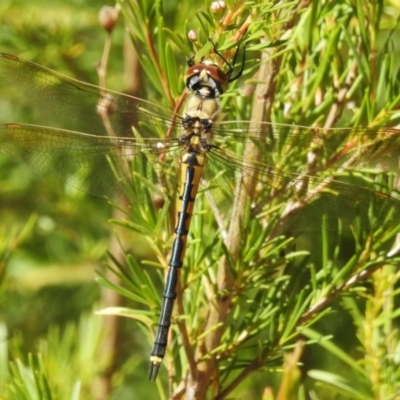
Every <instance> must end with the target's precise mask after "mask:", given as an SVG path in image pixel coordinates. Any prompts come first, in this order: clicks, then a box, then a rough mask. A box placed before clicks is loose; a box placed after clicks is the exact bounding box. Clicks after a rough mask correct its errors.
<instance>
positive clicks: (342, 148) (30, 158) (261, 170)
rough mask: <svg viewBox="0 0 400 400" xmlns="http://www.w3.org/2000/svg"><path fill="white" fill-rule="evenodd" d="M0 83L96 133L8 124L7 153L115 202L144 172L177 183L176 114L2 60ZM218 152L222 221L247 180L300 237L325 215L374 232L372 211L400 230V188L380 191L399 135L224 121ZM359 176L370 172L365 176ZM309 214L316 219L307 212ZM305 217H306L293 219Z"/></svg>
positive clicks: (211, 160)
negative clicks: (357, 221)
mask: <svg viewBox="0 0 400 400" xmlns="http://www.w3.org/2000/svg"><path fill="white" fill-rule="evenodd" d="M0 79H1V81H3V82H9V83H10V84H11V85H13V86H14V87H16V88H17V89H19V90H21V91H22V92H23V93H24V94H26V95H27V96H28V97H29V98H30V99H31V100H33V101H34V103H37V104H39V105H40V107H43V108H45V109H48V110H50V111H52V112H53V113H55V117H56V119H58V117H60V119H61V120H62V121H63V122H62V124H63V126H67V127H69V126H72V127H74V126H75V125H76V124H77V123H78V121H82V120H83V121H84V122H85V126H86V127H87V132H88V133H79V132H73V131H70V130H64V129H55V128H47V127H39V126H34V125H22V124H7V125H3V126H1V127H0V149H1V151H3V152H6V153H8V154H11V155H14V156H17V157H19V158H20V159H22V160H24V161H25V162H27V163H28V164H29V165H31V166H32V167H33V168H35V169H39V170H42V171H45V172H46V173H47V172H49V173H51V174H53V175H56V176H57V177H59V178H60V179H62V180H64V181H66V182H68V183H69V184H71V185H73V186H75V187H77V188H79V189H82V190H86V191H89V192H91V193H94V194H97V195H100V196H104V197H107V198H111V199H115V198H116V197H118V195H119V194H120V193H121V191H122V189H121V187H123V186H126V185H130V183H131V173H133V172H135V173H136V174H139V173H141V166H142V165H143V164H147V163H149V162H150V163H153V164H154V163H156V164H157V165H160V164H161V166H162V168H161V169H164V171H165V172H164V173H165V175H168V176H174V177H175V173H174V172H170V169H171V170H172V169H173V168H175V167H176V159H177V158H179V145H178V143H177V141H176V140H174V139H169V137H170V136H172V137H175V138H176V137H177V136H178V135H179V133H180V130H181V127H180V123H179V122H180V121H179V119H173V118H171V113H170V111H169V110H165V109H163V108H161V107H158V106H157V105H155V104H152V103H149V102H146V101H144V100H141V99H138V98H134V97H130V96H127V95H124V94H121V93H117V92H112V91H109V90H103V89H101V88H98V87H96V86H93V85H89V84H86V83H82V82H79V81H76V80H73V79H70V78H67V77H65V76H62V75H59V74H56V73H54V72H52V71H50V70H48V69H46V68H43V67H41V66H39V65H36V64H34V63H31V62H28V61H24V60H21V59H19V58H18V57H15V56H11V55H7V54H0ZM65 120H66V121H65ZM89 133H93V134H89ZM166 137H168V139H165V138H166ZM212 143H213V148H212V150H211V151H210V153H209V155H208V163H207V166H206V173H205V176H206V181H208V184H207V185H208V187H209V188H210V189H213V190H212V193H214V194H215V197H216V198H217V200H218V203H219V204H220V205H221V207H222V210H223V212H226V211H227V210H228V209H230V208H232V204H233V202H234V196H235V194H234V188H235V187H236V184H237V182H238V180H239V179H243V178H246V179H245V182H244V185H245V189H246V190H248V192H249V194H250V195H251V198H252V202H253V213H254V214H259V213H262V212H263V210H264V206H265V205H266V204H269V205H270V206H274V205H276V206H277V207H281V210H282V211H281V213H282V214H281V215H282V219H285V218H287V219H291V220H292V221H293V220H294V221H297V222H296V225H297V227H294V228H293V229H295V230H303V229H305V230H308V229H314V228H313V227H312V224H311V227H310V224H309V222H308V219H310V218H311V220H314V221H316V218H315V216H316V215H319V216H321V217H322V216H323V217H324V218H325V217H327V218H330V219H332V218H334V219H335V218H337V217H339V216H341V217H342V218H344V219H347V220H348V221H354V218H355V216H356V215H362V216H363V219H362V220H361V223H362V224H363V225H364V226H367V224H368V221H369V218H370V209H371V207H372V206H373V205H375V206H376V208H377V209H379V210H381V214H382V215H383V216H390V218H393V220H395V219H397V220H399V217H400V204H399V201H398V200H397V199H398V196H397V190H396V188H395V186H394V185H391V187H392V189H393V190H391V191H390V192H389V193H387V192H385V193H383V191H381V190H380V186H379V185H380V184H379V179H380V175H379V174H380V173H382V172H388V171H392V172H395V173H398V169H399V154H400V145H399V131H397V130H394V129H347V128H343V129H328V130H324V129H319V128H309V127H299V126H290V125H277V124H275V125H274V124H269V123H259V124H257V125H254V124H253V123H252V122H251V121H221V122H217V123H215V124H214V126H213V138H212ZM156 169H157V173H153V174H152V176H149V177H148V181H149V182H153V184H156V181H157V179H158V178H159V170H160V169H159V168H158V167H157V168H156ZM360 169H364V170H365V171H366V173H364V174H362V176H360V174H359V171H360ZM144 170H145V169H143V171H144ZM249 182H250V183H249ZM251 182H252V183H251ZM246 185H248V187H246ZM384 187H387V182H382V188H384ZM310 204H312V207H311V208H309V210H310V211H307V210H306V211H303V210H304V209H306V208H307V207H308V205H310ZM298 211H303V213H302V214H301V215H303V216H302V217H299V218H297V219H296V218H294V219H292V218H289V217H291V216H292V215H293V214H294V213H297V212H298ZM299 215H300V214H299ZM307 215H310V216H311V217H308V216H307ZM306 216H307V217H306ZM306 219H307V221H306ZM315 225H317V223H316V222H315ZM316 229H317V228H316Z"/></svg>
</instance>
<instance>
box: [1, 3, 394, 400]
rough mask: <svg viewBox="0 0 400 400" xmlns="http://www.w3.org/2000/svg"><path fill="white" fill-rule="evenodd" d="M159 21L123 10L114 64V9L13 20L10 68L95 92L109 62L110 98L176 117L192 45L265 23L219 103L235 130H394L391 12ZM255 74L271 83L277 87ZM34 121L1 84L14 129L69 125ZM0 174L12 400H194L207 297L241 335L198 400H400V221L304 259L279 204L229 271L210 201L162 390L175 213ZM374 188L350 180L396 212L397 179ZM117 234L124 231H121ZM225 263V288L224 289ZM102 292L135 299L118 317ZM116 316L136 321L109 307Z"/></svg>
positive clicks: (304, 240) (289, 11)
mask: <svg viewBox="0 0 400 400" xmlns="http://www.w3.org/2000/svg"><path fill="white" fill-rule="evenodd" d="M147 3H149V4H147ZM150 3H151V2H147V1H145V0H144V1H143V2H141V1H138V2H137V3H134V2H128V4H126V3H122V4H121V6H122V11H123V13H124V18H123V17H122V15H121V16H120V21H119V23H118V25H117V26H116V27H115V29H113V30H112V46H111V53H110V55H109V59H108V62H107V63H104V54H107V50H104V48H105V46H106V45H107V43H108V42H107V40H108V39H107V37H108V34H107V33H106V31H105V30H104V29H103V28H102V27H101V26H100V24H99V23H98V12H99V10H100V8H101V6H103V3H100V2H98V1H85V2H80V1H76V2H65V1H61V0H60V1H58V2H51V3H46V2H41V1H31V2H30V3H29V5H27V4H26V2H24V1H21V2H18V1H8V2H7V1H5V2H4V1H3V2H2V3H1V4H0V49H1V50H0V51H2V52H7V53H11V54H16V55H18V56H20V57H23V58H25V59H29V60H32V61H34V62H37V63H39V64H41V65H44V66H46V67H49V68H51V69H54V70H56V71H57V72H60V73H65V74H67V75H69V76H73V77H75V78H76V79H79V80H84V81H87V82H91V83H94V84H98V83H99V81H100V82H101V83H103V82H102V81H101V77H100V78H99V75H98V73H97V71H96V65H98V63H99V62H100V60H103V64H102V65H103V66H105V67H106V71H107V75H106V84H107V87H109V88H112V89H114V90H120V91H127V92H129V93H133V94H135V95H138V94H140V96H143V97H144V98H146V99H149V100H151V101H155V102H157V103H158V104H162V105H163V106H165V107H167V108H170V109H171V108H173V106H174V101H176V100H177V99H178V98H179V96H180V94H181V92H182V90H183V79H182V78H183V74H184V72H185V69H186V64H185V59H186V57H188V56H190V55H191V54H192V52H193V48H192V47H191V45H190V44H189V43H188V41H187V40H186V34H187V32H188V31H189V29H195V30H197V31H198V32H199V34H200V37H199V42H201V44H204V43H206V40H207V38H208V37H211V36H214V35H215V36H216V37H218V39H219V44H220V48H221V49H223V50H225V49H227V48H229V47H232V44H231V42H230V37H231V36H232V35H234V34H235V33H236V32H237V31H238V29H240V27H241V26H243V24H245V23H246V21H250V20H248V19H247V18H250V19H251V23H250V24H249V26H248V32H247V37H246V40H248V41H249V42H250V44H249V46H248V50H247V51H248V53H247V54H248V55H247V58H248V61H247V63H246V69H245V74H244V77H243V79H242V80H240V81H239V82H238V83H237V84H235V85H232V87H231V88H230V91H229V93H228V95H227V96H225V98H224V99H223V100H222V103H223V105H224V112H226V113H227V114H228V115H227V116H226V117H227V118H230V119H249V118H250V117H252V118H253V119H256V118H259V117H260V112H258V113H257V112H256V113H255V112H254V109H256V108H257V104H259V103H260V99H262V100H263V101H262V102H261V103H262V104H261V106H262V109H263V110H264V111H263V112H264V116H263V119H266V120H268V121H273V122H277V123H288V124H299V125H304V126H320V127H327V128H330V127H332V126H336V127H359V126H366V127H372V128H376V127H385V126H396V124H397V120H398V117H399V115H398V111H397V109H398V104H399V93H400V91H399V83H398V82H399V79H398V78H399V66H400V59H399V57H398V56H397V54H398V43H400V42H399V40H398V36H399V31H398V18H399V16H400V8H399V5H398V4H397V3H396V2H394V1H392V2H389V1H387V2H376V1H371V2H368V1H364V0H359V1H351V0H348V1H344V2H329V1H326V2H323V1H322V2H321V1H318V2H317V1H310V2H307V1H304V2H299V3H295V2H293V3H291V2H287V3H284V4H274V3H269V2H254V3H251V4H250V3H246V4H237V3H234V2H232V4H231V2H228V4H229V5H230V7H231V9H234V10H236V11H237V19H232V20H231V24H230V25H229V26H228V27H225V26H223V25H222V24H220V23H219V19H220V16H214V17H212V16H211V14H209V11H208V9H209V8H208V7H209V3H208V2H207V3H206V4H204V3H203V2H194V1H190V2H189V1H187V2H185V1H181V2H174V1H168V2H165V4H164V3H163V4H162V3H161V2H156V3H155V4H154V5H152V4H150ZM110 5H112V4H110ZM124 27H128V32H129V34H126V33H125V30H124ZM164 28H167V29H164ZM131 39H133V42H134V44H135V46H136V48H137V49H140V50H139V52H138V55H139V57H138V58H139V61H140V62H141V65H142V66H143V69H142V70H140V69H138V70H137V69H135V70H134V71H140V72H134V73H132V72H131V71H133V69H134V68H137V66H136V64H135V60H134V59H133V61H132V58H131V57H132V56H131V55H132V54H134V52H132V47H131V45H130V44H129V43H130V40H131ZM199 47H200V46H199ZM260 66H266V67H267V68H266V70H267V71H266V72H265V71H264V75H263V72H261V69H260ZM123 72H125V74H124V73H123ZM132 76H135V77H140V79H138V80H137V79H132ZM138 81H139V84H138ZM265 82H266V83H268V85H267V86H266V87H263V86H262V85H260V83H265ZM254 90H255V91H256V94H257V95H258V97H256V98H257V99H258V102H257V101H253V97H252V96H251V93H252V92H253V91H254ZM249 93H250V94H249ZM238 94H240V96H238ZM32 106H34V105H32V104H31V103H30V101H29V98H24V97H23V95H21V94H19V93H17V92H15V91H13V90H12V88H10V87H4V86H3V85H2V84H1V83H0V122H2V123H7V122H35V123H40V124H42V125H49V126H52V125H57V124H58V123H59V121H57V118H54V121H53V118H52V117H51V116H50V117H48V118H46V119H44V118H43V115H42V114H41V113H40V110H37V107H36V109H35V108H33V107H32ZM392 144H393V148H392V149H391V150H390V154H391V155H392V156H393V158H394V160H397V159H398V158H397V155H398V150H399V146H398V145H397V147H396V144H397V142H396V141H393V143H392ZM0 146H1V144H0ZM283 148H284V149H287V147H283ZM297 151H298V153H294V154H291V158H288V157H287V156H288V155H287V154H284V152H283V151H282V149H281V151H279V149H278V148H277V151H276V153H275V154H274V155H271V160H272V161H273V162H274V163H275V164H276V165H278V166H279V167H280V168H281V169H285V168H287V169H288V170H291V169H293V168H295V166H296V165H297V164H298V160H303V159H304V152H305V151H306V150H304V149H298V150H297ZM0 163H1V166H0V182H1V184H0V191H1V196H0V202H1V203H0V204H1V207H0V221H1V225H0V227H1V231H0V232H1V241H0V244H1V247H0V249H1V253H0V254H1V257H2V258H1V260H2V263H1V272H2V275H1V276H2V286H1V287H2V291H1V298H0V300H1V326H0V328H1V336H2V337H3V340H2V341H1V342H0V388H1V389H0V398H4V399H118V400H120V399H121V400H123V399H132V398H140V399H146V398H151V399H154V398H158V397H159V398H190V397H189V395H188V393H189V391H190V390H189V389H191V388H194V387H196V386H195V384H196V383H198V382H199V381H200V378H199V377H193V376H192V377H191V379H189V380H185V378H186V375H185V373H186V371H190V372H193V368H192V367H193V366H191V365H190V360H191V359H193V354H196V356H198V355H199V354H201V353H202V351H204V350H203V348H202V346H206V345H205V344H204V329H205V328H204V327H205V325H206V324H207V318H208V315H209V314H210V310H209V309H208V308H207V307H208V306H209V299H210V295H211V296H217V298H219V299H220V298H221V297H218V296H219V295H220V294H221V293H222V294H226V292H224V290H229V289H232V288H234V289H233V290H232V291H231V292H230V296H231V297H230V300H231V308H230V309H229V310H227V311H226V314H223V313H222V312H220V313H219V314H218V317H219V318H220V319H221V318H222V317H223V316H224V315H225V317H226V321H228V323H227V324H225V325H223V327H224V331H223V336H222V337H220V338H219V339H220V341H219V343H218V348H217V351H216V352H215V353H214V354H213V356H215V354H217V355H218V357H217V358H216V359H213V356H210V355H209V354H205V360H207V356H209V358H210V359H212V360H213V362H212V363H210V364H207V368H210V371H208V372H209V373H210V377H212V385H204V384H203V386H204V387H206V388H207V389H208V392H207V393H199V392H196V395H195V396H193V398H226V397H228V396H231V398H233V397H235V398H245V397H246V396H247V397H249V398H265V399H268V398H277V399H351V398H355V399H396V398H398V397H399V396H400V376H399V354H400V353H399V340H398V338H399V332H398V312H397V304H398V278H399V276H398V270H397V266H398V265H399V264H398V263H399V260H398V258H396V251H395V249H396V233H397V232H398V228H399V227H398V226H396V225H397V224H398V223H399V222H398V221H393V220H390V219H389V218H387V219H386V220H385V219H379V218H380V217H381V215H380V214H379V212H377V211H376V210H375V209H374V208H373V207H372V205H371V206H370V207H371V208H370V209H369V210H368V216H369V221H370V222H369V223H368V225H366V224H360V225H359V227H358V229H356V228H354V229H353V230H350V231H349V229H348V228H347V229H346V228H345V227H344V228H343V229H342V230H340V229H339V231H337V230H333V231H332V230H326V231H324V233H323V234H321V230H320V229H319V228H318V229H317V228H315V229H309V231H310V232H307V233H306V234H305V235H303V236H301V237H300V238H298V237H297V238H296V240H295V239H293V238H292V237H291V236H290V235H288V234H287V235H286V236H279V235H274V234H273V232H274V226H276V225H275V224H274V223H275V222H276V223H278V222H279V218H281V216H282V207H281V208H279V207H278V206H282V205H281V204H276V203H272V205H271V206H270V208H267V212H266V215H267V216H264V217H263V218H259V219H258V220H257V221H250V218H249V217H248V216H247V223H246V224H245V225H244V226H243V227H241V228H240V229H243V230H242V231H241V235H239V236H240V239H241V241H240V250H239V251H238V255H237V257H234V256H233V255H232V254H233V253H234V252H235V248H234V246H233V247H230V246H229V245H228V244H227V243H226V242H224V240H223V238H222V235H221V229H220V227H221V226H220V225H219V226H218V225H217V222H216V218H215V215H214V213H213V212H211V211H212V210H210V208H209V205H208V203H207V201H206V200H205V199H204V201H203V198H202V197H200V199H199V202H198V205H197V206H196V207H197V212H196V216H195V218H194V220H193V227H192V233H191V237H190V243H189V244H190V245H189V249H188V253H187V256H186V266H185V268H184V270H183V272H182V281H183V282H184V285H183V289H184V292H183V296H182V299H181V300H179V302H181V303H182V305H181V307H182V308H183V310H184V313H183V316H181V318H176V320H175V324H174V328H173V335H172V340H171V345H170V348H169V351H168V354H167V357H166V362H165V367H163V368H162V370H161V372H160V377H159V379H158V381H157V383H156V384H153V383H150V382H148V381H147V364H148V353H149V350H150V347H151V341H152V338H153V337H152V331H151V329H152V328H153V327H154V324H155V323H156V321H157V318H158V310H159V306H160V305H159V301H160V295H161V292H162V285H163V273H164V270H163V268H162V267H163V266H165V263H166V259H167V257H168V251H169V249H170V245H171V240H170V238H171V229H172V228H173V227H171V224H169V223H168V219H167V218H165V215H166V213H167V212H168V206H169V204H168V201H167V202H166V203H165V204H164V205H162V204H161V208H160V205H159V204H157V203H155V202H149V204H147V203H146V204H142V205H137V204H135V203H133V206H132V207H131V208H128V209H122V213H121V214H118V215H116V214H113V212H115V211H113V209H112V207H111V206H110V205H108V204H107V202H105V201H104V200H102V199H98V198H95V197H93V196H89V195H86V194H85V193H82V192H79V191H77V190H75V189H74V188H71V187H68V186H67V185H65V184H64V183H63V182H58V181H57V180H55V179H53V178H52V177H48V176H40V174H38V173H37V172H35V171H31V170H30V169H29V168H27V167H26V166H24V165H22V164H20V163H19V162H18V160H14V159H11V158H9V157H6V156H3V155H1V158H0ZM393 164H394V165H393V166H394V168H393V170H394V172H395V173H396V172H397V173H398V164H395V163H393ZM368 167H369V166H368ZM285 170H286V169H285ZM362 172H363V175H362V177H361V178H360V174H358V175H357V174H356V173H355V176H353V177H350V178H349V177H348V176H345V178H347V179H350V180H348V182H351V183H355V182H358V183H360V182H361V183H362V184H363V185H364V186H367V187H368V188H370V189H371V190H379V191H384V192H386V193H391V194H393V195H395V194H396V192H397V190H396V184H397V182H396V179H394V178H393V176H392V175H390V174H388V175H387V176H386V175H385V176H383V175H382V174H376V173H374V171H373V170H368V171H365V169H364V170H363V171H362ZM324 173H325V174H328V173H332V174H335V176H337V175H338V171H336V170H332V171H331V170H329V171H322V175H323V174H324ZM323 176H326V175H323ZM364 176H365V178H364ZM138 184H140V182H139V183H138ZM143 190H145V188H144V189H143ZM167 200H168V199H167ZM343 204H344V205H345V204H346V203H342V205H343ZM381 204H384V203H380V202H379V201H378V206H379V205H381ZM393 204H394V206H395V207H396V205H397V203H396V202H395V201H394V202H393ZM135 206H137V207H138V208H140V210H141V211H142V210H144V209H145V210H146V214H143V213H142V212H140V213H138V212H137V209H136V212H135ZM340 211H343V212H344V211H345V210H344V207H342V209H341V207H340V206H339V207H338V210H337V211H336V212H337V216H338V217H339V212H340ZM378 211H379V210H378ZM397 215H398V212H397ZM110 217H112V218H113V219H115V220H118V221H119V222H118V223H115V224H111V223H110V222H109V218H110ZM222 217H224V215H222ZM244 218H246V216H244ZM266 221H269V224H268V225H267V226H266V225H263V223H265V222H266ZM304 221H305V222H307V223H311V222H312V220H310V219H307V218H304ZM224 222H225V225H226V227H227V226H228V223H227V222H226V221H224ZM313 223H315V224H317V223H316V222H315V221H314V222H313ZM318 223H319V224H320V223H322V222H321V221H319V222H318ZM121 227H122V229H120V228H121ZM307 231H308V229H307ZM115 235H117V237H118V241H117V242H116V241H115V240H114V241H113V240H112V237H114V238H115ZM109 249H111V253H112V255H113V258H110V257H108V256H107V250H109ZM224 255H225V256H226V259H227V260H228V262H227V263H225V264H226V265H228V267H227V270H228V271H229V273H227V274H226V276H224V277H222V278H221V275H219V274H220V273H221V269H223V268H222V267H221V265H222V264H223V262H222V261H221V260H224V258H223V256H224ZM235 258H236V259H235ZM226 259H225V260H226ZM105 265H108V267H109V269H107V268H106V267H105ZM110 270H112V271H113V272H114V274H111V275H110V274H109V272H110ZM96 271H97V274H96ZM112 271H111V272H112ZM116 275H119V278H120V279H119V280H115V276H116ZM228 275H229V276H228ZM96 277H97V282H95V279H96ZM99 282H100V283H101V285H98V283H99ZM229 284H231V285H230V286H229ZM104 287H111V288H112V291H113V293H120V294H122V295H123V296H124V297H123V298H113V299H111V300H110V299H109V297H108V296H109V293H110V292H104ZM232 292H233V294H232ZM107 293H108V294H107ZM110 301H111V303H110ZM110 305H113V306H119V307H121V308H113V309H110V308H106V307H109V306H110ZM148 305H150V309H149V307H148ZM122 307H123V308H122ZM221 307H222V306H221ZM100 309H106V310H107V311H105V312H104V313H108V314H113V315H115V314H117V315H123V316H128V317H130V318H122V317H119V318H118V320H117V321H118V322H115V320H113V319H112V316H111V315H110V316H98V315H94V310H100ZM183 322H184V324H183ZM208 322H209V321H208ZM182 326H183V327H182ZM185 326H186V327H187V328H185ZM110 327H111V328H112V329H110ZM149 327H150V328H151V329H150V330H149V329H148V328H149ZM110 337H111V338H112V339H113V340H111V341H110ZM184 339H188V340H189V342H190V344H191V346H187V344H185V343H184ZM190 349H192V350H190ZM190 351H192V354H191V352H190ZM203 355H204V353H203ZM206 362H207V361H206ZM297 362H301V364H299V365H297V364H296V363H297ZM200 382H201V381H200ZM207 382H208V381H207ZM192 393H193V392H192ZM185 396H186V397H185Z"/></svg>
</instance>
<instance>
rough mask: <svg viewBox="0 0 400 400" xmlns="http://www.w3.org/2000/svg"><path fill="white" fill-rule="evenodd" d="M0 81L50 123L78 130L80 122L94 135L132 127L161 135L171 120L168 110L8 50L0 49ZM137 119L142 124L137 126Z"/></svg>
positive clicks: (123, 131)
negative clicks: (58, 72) (20, 95)
mask: <svg viewBox="0 0 400 400" xmlns="http://www.w3.org/2000/svg"><path fill="white" fill-rule="evenodd" d="M0 82H2V83H9V84H10V85H12V86H13V87H14V88H16V89H18V90H19V91H21V92H22V93H24V94H25V95H26V96H27V97H28V98H29V99H30V100H31V101H32V105H34V106H35V107H36V108H39V109H40V110H43V111H44V112H46V111H47V114H46V115H47V116H49V118H50V119H51V125H52V126H55V127H60V128H63V129H70V130H80V129H82V126H83V127H84V128H85V131H86V132H87V133H93V134H95V135H109V136H110V135H112V136H125V137H130V136H132V127H135V128H140V131H141V135H142V136H144V137H146V136H147V137H155V135H158V137H164V136H165V132H166V129H168V128H169V127H170V126H171V125H172V124H173V120H172V119H171V115H172V113H171V111H170V110H166V109H164V108H162V107H158V106H157V105H156V104H153V103H150V102H147V101H144V100H141V99H138V98H135V97H132V96H128V95H124V94H122V93H118V92H113V91H111V90H106V89H102V88H100V87H97V86H94V85H90V84H88V83H84V82H80V81H77V80H75V79H71V78H68V77H66V76H63V75H61V74H57V73H55V72H53V71H51V70H49V69H47V68H44V67H42V66H40V65H37V64H35V63H32V62H30V61H26V60H23V59H20V58H18V57H16V56H13V55H10V54H5V53H0ZM105 119H106V122H107V123H105ZM139 121H144V122H146V124H145V125H144V126H140V127H139V125H138V124H139ZM5 122H9V121H5ZM30 122H31V121H30ZM60 124H61V125H60ZM107 124H109V127H108V126H107Z"/></svg>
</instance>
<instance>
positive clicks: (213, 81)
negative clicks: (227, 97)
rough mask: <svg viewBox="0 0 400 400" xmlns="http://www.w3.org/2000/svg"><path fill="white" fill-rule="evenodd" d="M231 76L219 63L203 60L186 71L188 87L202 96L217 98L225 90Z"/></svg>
mask: <svg viewBox="0 0 400 400" xmlns="http://www.w3.org/2000/svg"><path fill="white" fill-rule="evenodd" d="M228 82H229V78H228V76H227V75H226V74H225V72H223V71H222V70H221V69H220V68H219V67H218V66H217V65H215V64H213V63H212V62H210V61H202V62H201V63H200V64H195V65H192V66H191V67H190V68H189V69H188V70H187V71H186V87H187V89H188V90H189V91H190V92H191V93H193V94H195V95H197V96H200V97H202V98H216V97H219V96H220V95H221V94H222V93H224V92H225V90H226V88H227V86H228Z"/></svg>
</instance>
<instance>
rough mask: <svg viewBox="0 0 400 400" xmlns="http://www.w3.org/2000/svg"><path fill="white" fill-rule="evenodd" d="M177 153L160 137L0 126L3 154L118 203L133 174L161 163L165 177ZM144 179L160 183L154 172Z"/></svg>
mask: <svg viewBox="0 0 400 400" xmlns="http://www.w3.org/2000/svg"><path fill="white" fill-rule="evenodd" d="M179 149H180V147H179V146H178V144H177V143H176V142H174V141H172V142H170V144H169V145H168V146H166V145H164V143H162V142H160V139H158V138H156V139H146V140H138V139H136V138H121V137H108V136H97V135H90V134H85V133H80V132H73V131H67V130H63V129H54V128H47V127H43V126H36V125H23V124H6V125H0V150H1V151H2V152H4V153H6V154H9V155H12V156H14V157H17V158H19V159H20V160H22V161H24V162H25V163H26V164H28V165H29V166H31V167H32V168H33V169H35V170H38V171H41V172H43V173H46V174H49V175H53V176H55V177H57V178H59V179H61V180H62V181H64V182H66V183H67V184H69V185H71V186H73V187H75V188H77V189H80V190H83V191H87V192H89V193H92V194H95V195H98V196H102V197H106V198H108V199H110V200H117V201H118V200H119V198H120V197H121V195H122V194H123V192H124V190H127V188H129V186H131V184H132V176H131V174H132V171H134V170H135V171H136V173H139V171H140V172H141V173H142V174H143V175H148V168H147V165H148V164H149V163H151V164H153V166H154V164H155V163H157V164H158V165H159V166H160V167H161V169H164V173H165V174H166V173H167V172H166V169H170V168H173V167H174V166H175V163H176V161H175V160H176V158H179ZM177 151H178V153H177V154H175V153H176V152H177ZM161 154H162V155H163V158H162V159H160V155H161ZM170 158H172V160H171V159H170ZM159 169H160V168H159ZM144 178H146V179H150V180H151V181H153V182H155V181H156V180H157V179H158V178H157V176H156V173H155V172H154V174H153V176H152V177H148V176H144Z"/></svg>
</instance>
